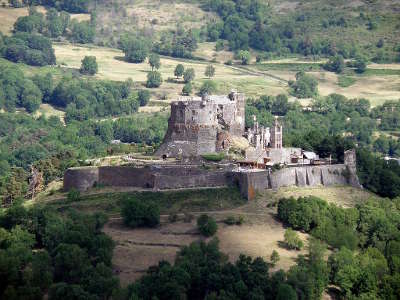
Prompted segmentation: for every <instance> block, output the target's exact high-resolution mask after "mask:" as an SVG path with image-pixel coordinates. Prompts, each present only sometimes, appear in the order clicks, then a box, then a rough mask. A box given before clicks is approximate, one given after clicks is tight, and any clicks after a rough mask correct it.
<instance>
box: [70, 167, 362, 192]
mask: <svg viewBox="0 0 400 300" xmlns="http://www.w3.org/2000/svg"><path fill="white" fill-rule="evenodd" d="M96 184H99V185H102V186H114V187H128V186H129V187H137V188H150V189H154V190H167V189H181V188H197V187H198V188H200V187H222V186H230V185H236V186H239V188H240V191H241V193H242V195H243V196H244V197H246V198H247V199H249V200H251V199H253V198H254V197H255V196H256V194H257V192H261V191H263V190H265V189H279V188H280V187H288V186H299V187H304V186H318V185H324V186H332V185H347V184H349V185H352V186H355V187H360V185H359V183H358V178H357V175H356V174H355V173H354V171H353V170H352V169H351V167H349V166H348V165H345V164H342V165H326V166H303V167H292V168H284V169H281V170H278V171H275V172H270V171H268V170H260V171H255V172H232V171H230V170H206V169H203V168H202V167H197V166H152V167H144V168H139V167H132V166H121V167H92V168H89V167H86V168H73V169H69V170H67V171H66V173H65V175H64V190H66V191H68V190H70V189H72V188H75V189H78V190H80V191H86V190H88V189H90V188H92V187H93V186H95V185H96Z"/></svg>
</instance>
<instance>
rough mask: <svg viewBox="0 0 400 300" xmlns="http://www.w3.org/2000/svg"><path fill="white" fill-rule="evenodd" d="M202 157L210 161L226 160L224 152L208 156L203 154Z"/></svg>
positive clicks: (208, 154)
mask: <svg viewBox="0 0 400 300" xmlns="http://www.w3.org/2000/svg"><path fill="white" fill-rule="evenodd" d="M201 157H202V158H204V159H205V160H208V161H216V162H218V161H221V160H223V159H224V158H225V153H223V152H221V153H206V154H203V155H202V156H201Z"/></svg>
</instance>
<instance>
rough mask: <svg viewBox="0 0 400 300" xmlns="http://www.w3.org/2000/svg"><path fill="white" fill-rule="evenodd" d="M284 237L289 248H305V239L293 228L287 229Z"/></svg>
mask: <svg viewBox="0 0 400 300" xmlns="http://www.w3.org/2000/svg"><path fill="white" fill-rule="evenodd" d="M284 237H285V243H286V245H287V246H288V248H289V249H296V250H301V249H302V248H303V241H302V240H301V239H300V237H299V235H298V234H297V232H296V231H294V230H293V229H291V228H288V229H286V231H285V235H284Z"/></svg>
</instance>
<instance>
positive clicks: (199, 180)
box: [64, 166, 230, 191]
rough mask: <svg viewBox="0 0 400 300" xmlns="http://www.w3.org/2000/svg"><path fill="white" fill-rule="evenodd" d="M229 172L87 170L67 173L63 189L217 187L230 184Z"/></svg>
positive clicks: (125, 168) (182, 168)
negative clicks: (98, 186) (100, 186)
mask: <svg viewBox="0 0 400 300" xmlns="http://www.w3.org/2000/svg"><path fill="white" fill-rule="evenodd" d="M227 174H228V171H227V170H206V169H203V168H201V167H197V166H172V167H169V166H163V167H161V166H158V167H157V166H153V167H144V168H139V167H132V166H120V167H87V168H73V169H69V170H67V171H66V172H65V174H64V190H66V191H69V190H71V189H72V188H75V189H77V190H80V191H86V190H88V189H90V188H92V187H93V186H95V185H96V184H98V185H102V186H114V187H137V188H152V189H156V190H166V189H179V188H194V187H216V186H227V185H229V184H230V180H229V177H228V175H227Z"/></svg>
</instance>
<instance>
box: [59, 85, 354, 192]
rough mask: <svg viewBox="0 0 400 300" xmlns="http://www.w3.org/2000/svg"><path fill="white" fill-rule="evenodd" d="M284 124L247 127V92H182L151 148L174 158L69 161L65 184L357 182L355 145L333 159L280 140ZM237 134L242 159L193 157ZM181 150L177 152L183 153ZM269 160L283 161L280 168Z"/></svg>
mask: <svg viewBox="0 0 400 300" xmlns="http://www.w3.org/2000/svg"><path fill="white" fill-rule="evenodd" d="M283 138H284V136H283V126H282V124H281V123H280V121H279V119H278V118H277V117H276V118H275V120H274V122H273V124H272V127H271V128H268V127H264V126H260V125H259V123H258V122H257V119H256V118H255V117H254V125H253V126H252V127H251V128H248V129H247V130H245V96H244V94H240V93H236V92H232V93H230V94H229V95H228V96H208V95H206V96H203V97H201V98H199V97H194V98H185V99H180V100H179V101H176V102H172V103H171V117H170V118H169V120H168V130H167V133H166V135H165V137H164V141H163V143H162V145H161V146H160V148H159V149H158V151H157V152H156V155H157V156H159V157H162V158H164V159H166V158H168V157H174V158H177V161H176V162H173V163H170V162H169V161H166V162H165V163H158V164H157V163H156V164H149V165H145V166H132V165H128V166H104V167H83V168H71V169H68V170H67V171H66V172H65V174H64V189H65V190H67V191H68V190H70V189H72V188H76V189H78V190H81V191H85V190H87V189H90V188H91V187H93V186H96V185H103V186H114V187H137V188H143V189H153V190H166V189H181V188H183V189H184V188H198V187H220V186H232V185H236V186H239V188H240V190H241V193H242V195H243V196H244V197H246V198H247V199H252V198H254V197H255V195H256V193H257V192H259V191H262V190H265V189H277V188H280V187H283V186H300V187H301V186H317V185H323V186H330V185H351V186H354V187H361V185H360V183H359V181H358V177H357V173H356V158H355V155H356V154H355V151H354V150H349V151H346V152H345V154H344V157H345V160H344V164H333V165H332V164H331V160H330V159H329V160H326V159H325V160H321V159H320V158H319V157H318V155H316V154H315V153H313V152H308V151H303V150H302V149H300V148H285V147H283ZM235 139H241V140H242V141H243V140H244V141H245V142H246V143H247V144H246V148H245V149H243V151H242V154H243V156H244V159H243V160H230V161H228V162H226V163H222V164H214V163H210V164H209V165H208V168H205V167H204V166H205V165H204V164H205V162H200V163H199V158H200V157H201V156H202V155H204V154H209V153H218V152H228V151H229V149H231V147H233V145H232V142H233V141H234V140H235ZM181 158H182V159H181ZM274 165H280V166H284V167H283V168H281V169H280V170H276V168H272V166H274Z"/></svg>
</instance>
